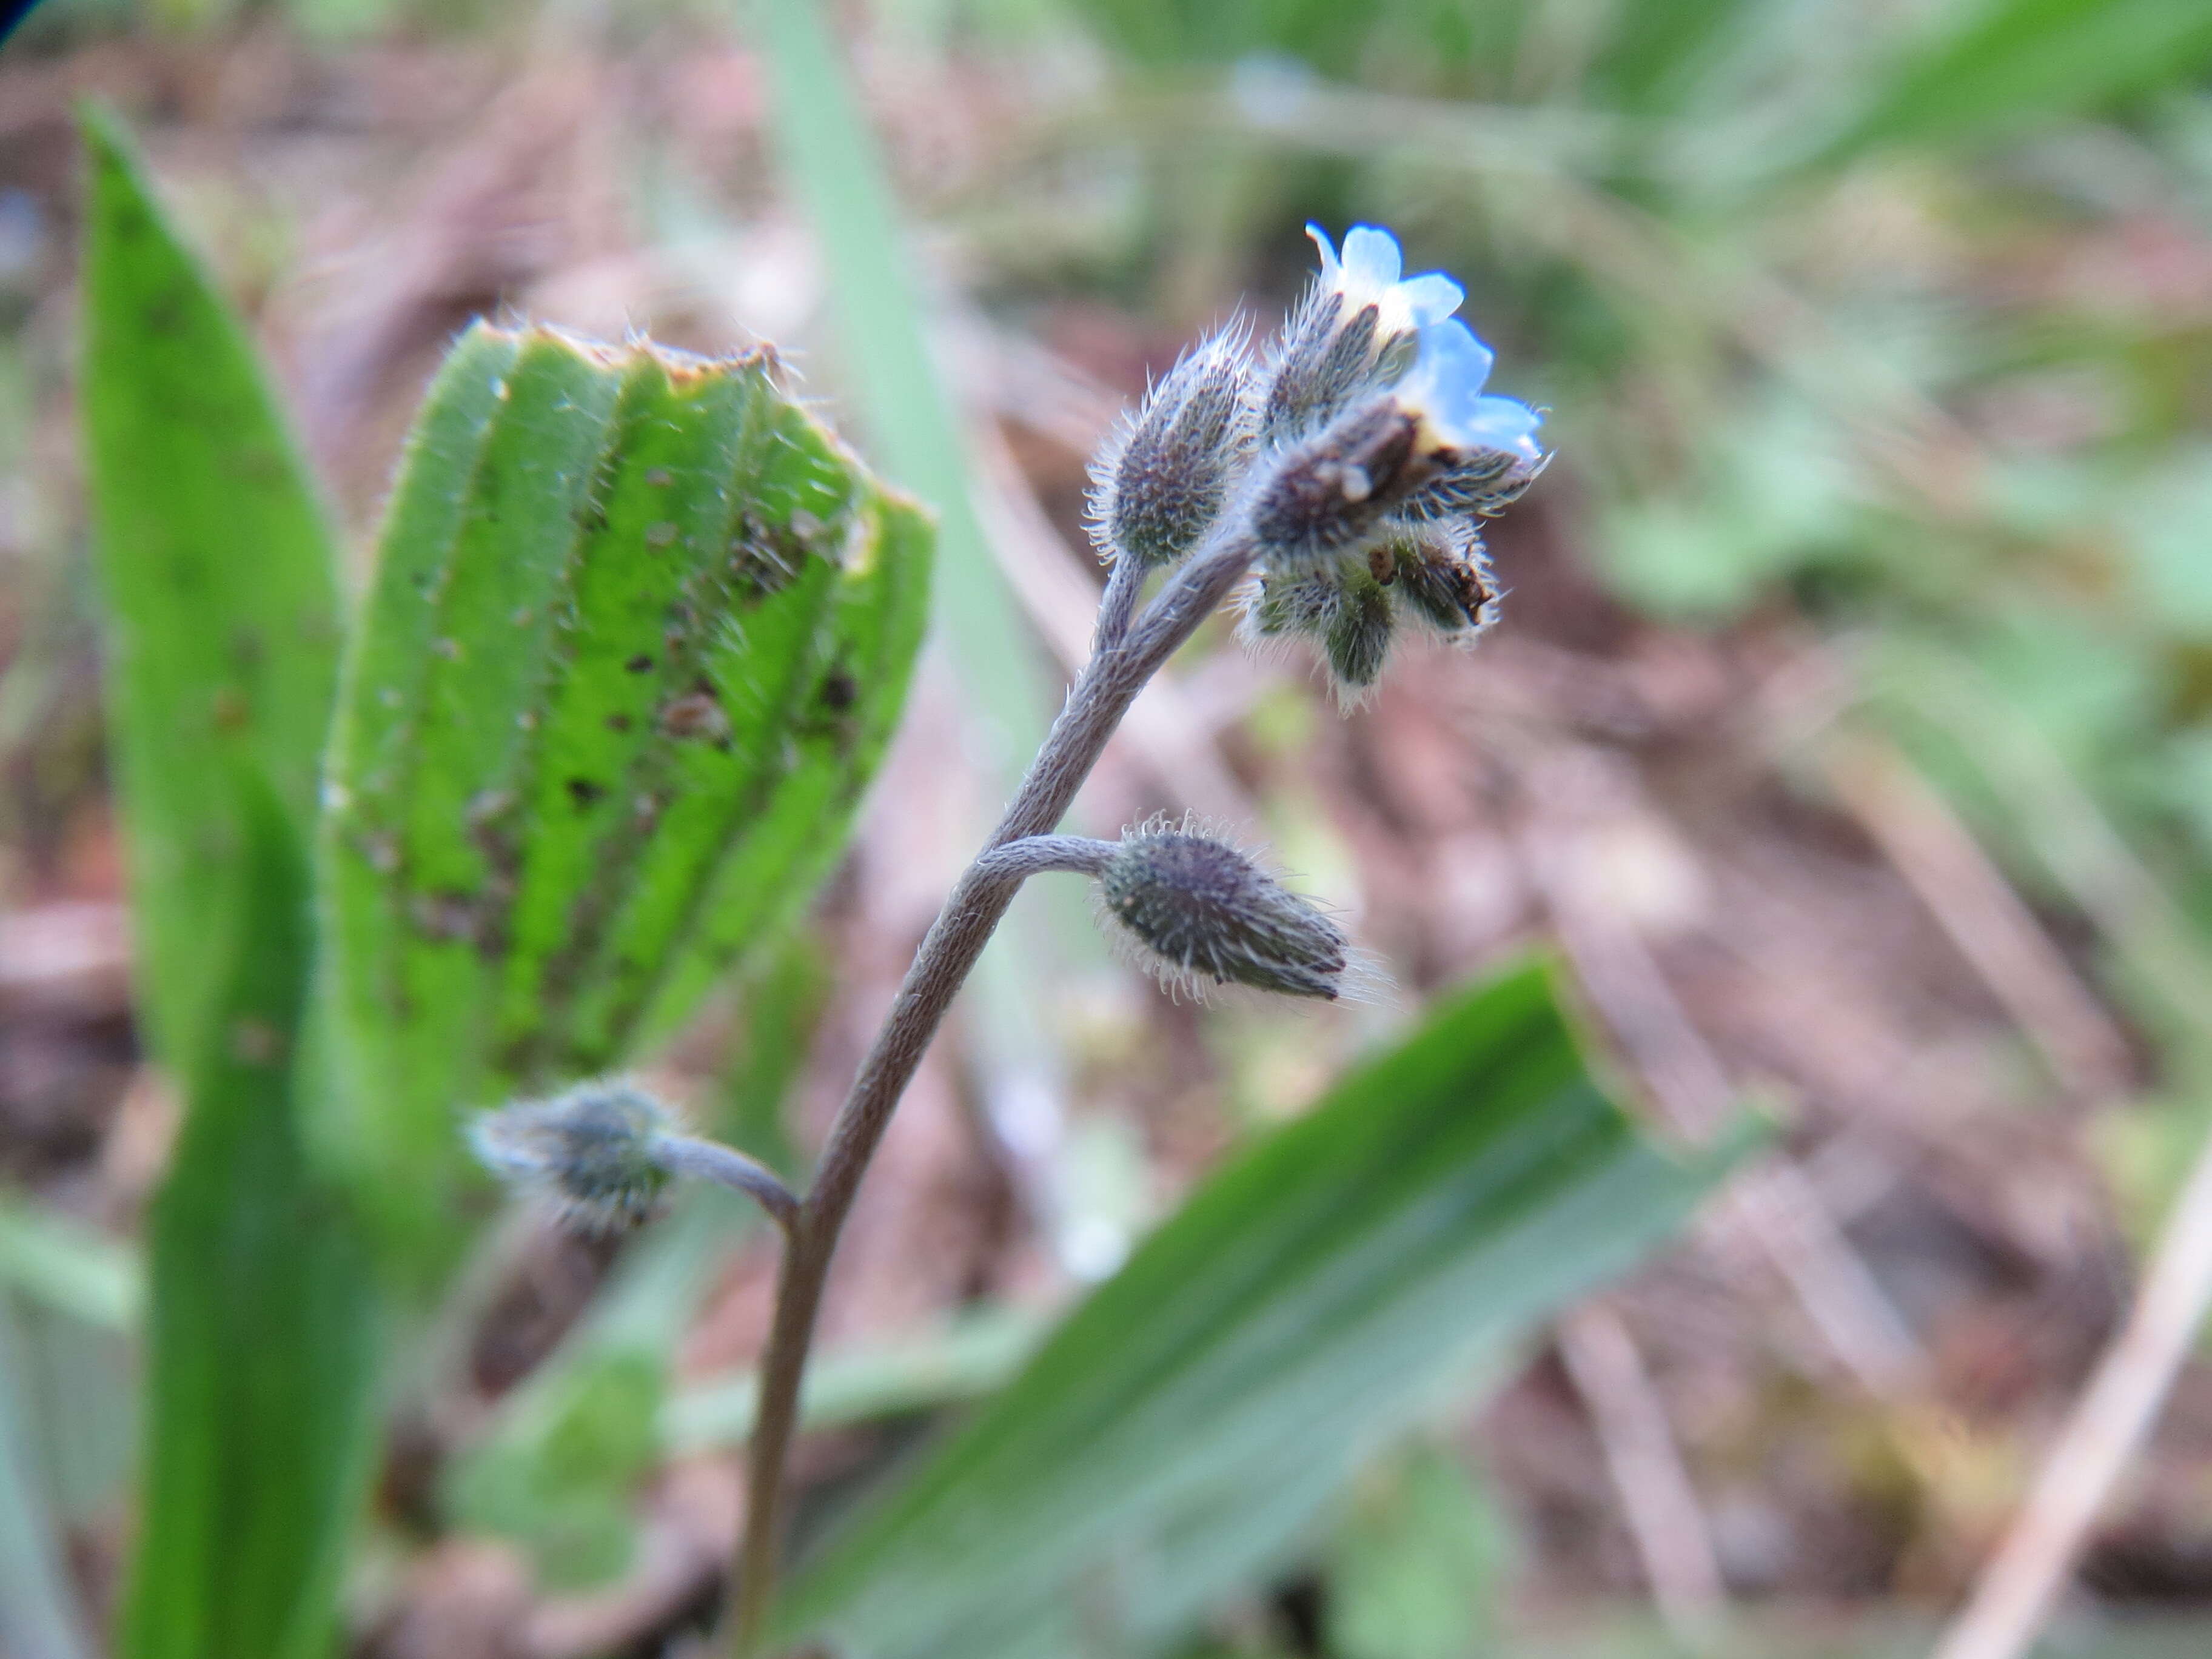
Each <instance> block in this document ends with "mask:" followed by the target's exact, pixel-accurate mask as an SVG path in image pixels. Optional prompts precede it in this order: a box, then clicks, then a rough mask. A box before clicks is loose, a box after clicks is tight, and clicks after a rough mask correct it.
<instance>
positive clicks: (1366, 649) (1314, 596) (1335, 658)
mask: <svg viewBox="0 0 2212 1659" xmlns="http://www.w3.org/2000/svg"><path fill="white" fill-rule="evenodd" d="M1396 620H1397V619H1396V616H1395V611H1394V607H1393V606H1392V604H1391V601H1390V597H1389V592H1388V590H1387V589H1386V587H1385V586H1384V585H1383V582H1382V581H1381V580H1378V579H1377V577H1376V574H1375V573H1374V571H1373V570H1372V569H1370V567H1369V563H1368V562H1366V561H1364V560H1362V559H1360V558H1359V557H1358V556H1345V557H1341V558H1338V559H1334V560H1331V561H1330V562H1328V563H1327V564H1324V565H1320V566H1316V567H1312V568H1303V569H1297V570H1290V571H1262V572H1261V574H1260V577H1259V579H1258V580H1257V582H1256V583H1255V585H1254V586H1253V588H1252V590H1251V592H1250V594H1249V597H1248V598H1247V599H1246V602H1245V611H1244V631H1245V634H1246V635H1247V637H1248V638H1249V639H1251V640H1255V641H1264V640H1275V639H1297V638H1304V639H1310V640H1311V641H1313V642H1314V643H1315V644H1316V645H1317V646H1318V647H1320V648H1321V652H1322V658H1323V659H1324V660H1325V661H1326V662H1327V663H1328V671H1329V682H1330V684H1331V685H1332V686H1333V687H1334V690H1335V692H1336V697H1337V702H1339V703H1340V704H1342V705H1343V706H1345V707H1346V708H1350V707H1352V705H1354V704H1357V703H1358V702H1363V701H1364V700H1365V698H1366V696H1367V694H1368V693H1369V692H1370V691H1371V690H1373V689H1374V685H1375V682H1376V679H1377V678H1380V677H1381V675H1382V672H1383V662H1384V660H1385V659H1387V658H1388V657H1389V653H1390V641H1391V636H1392V635H1393V632H1394V631H1395V626H1396Z"/></svg>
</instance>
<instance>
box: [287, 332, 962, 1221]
mask: <svg viewBox="0 0 2212 1659" xmlns="http://www.w3.org/2000/svg"><path fill="white" fill-rule="evenodd" d="M930 546H931V534H930V530H929V527H928V525H927V520H925V519H924V518H923V517H922V515H921V513H920V512H919V511H918V510H917V509H916V508H915V507H913V506H912V505H910V504H909V503H908V502H907V501H904V500H903V499H902V498H900V497H898V496H896V495H893V494H891V493H890V492H889V491H887V490H885V489H884V488H883V487H882V486H881V485H880V484H878V483H876V482H875V481H874V480H873V479H872V477H870V475H869V474H868V472H867V471H866V469H865V468H864V467H862V466H861V465H860V463H859V462H858V461H857V460H855V459H854V457H853V456H852V455H851V454H850V453H849V452H848V451H847V450H845V449H844V448H843V447H842V446H841V445H840V444H839V443H838V442H837V441H836V439H835V438H834V437H833V436H832V435H830V434H829V432H828V431H827V430H825V429H824V428H823V427H822V426H821V424H820V423H819V422H817V421H816V420H815V419H814V418H813V417H812V416H810V415H809V414H808V413H807V412H806V411H805V410H804V409H802V408H800V407H799V404H797V403H795V402H794V401H793V399H792V398H790V397H789V396H788V395H787V393H786V392H785V391H784V390H783V388H782V386H781V383H780V381H779V378H778V374H777V370H776V368H775V362H774V359H773V357H772V356H771V355H769V354H767V353H764V352H755V353H750V354H747V355H745V356H738V357H735V358H730V359H722V360H712V361H710V360H707V359H702V358H696V357H692V356H688V355H686V354H684V353H681V352H675V351H670V350H666V349H660V348H658V347H655V346H653V345H650V344H646V343H639V344H635V345H629V346H624V347H620V348H617V347H611V346H603V345H599V344H596V343H590V342H586V341H582V340H579V339H576V338H574V337H570V336H568V335H565V334H562V333H560V332H557V331H553V330H550V329H543V328H531V329H524V330H507V329H498V328H492V327H489V326H483V325H479V326H478V327H477V328H475V329H473V330H471V331H470V333H469V334H468V335H467V336H466V337H464V338H463V340H462V341H461V342H460V343H459V345H458V346H456V347H455V348H454V350H453V354H452V356H450V357H449V358H448V359H447V362H446V365H445V367H444V368H443V369H442V370H441V373H440V374H439V376H438V378H437V380H436V381H435V384H434V385H433V386H432V388H431V390H430V392H429V395H428V399H427V400H426V402H425V404H424V405H423V408H422V412H421V414H420V415H419V416H418V417H417V419H416V426H415V430H414V433H413V435H412V436H411V438H410V441H409V444H408V448H407V453H406V457H405V459H404V463H403V465H402V470H401V474H400V478H399V483H398V488H397V489H396V491H395V493H394V496H393V499H392V506H391V508H390V512H389V514H388V517H387V520H386V527H385V532H384V536H383V542H382V548H381V552H380V562H379V565H378V570H377V574H376V577H375V580H374V586H373V588H372V591H371V592H370V595H369V598H368V605H367V609H366V612H365V614H364V616H363V617H362V624H361V627H360V629H359V630H358V634H357V637H356V641H355V643H354V647H353V651H352V654H351V656H350V658H349V662H348V665H347V669H346V676H345V684H344V688H343V691H342V693H341V696H340V711H339V717H338V721H337V727H336V730H335V732H334V734H333V738H332V747H331V757H330V762H329V790H328V793H327V797H326V799H327V803H328V811H327V812H326V815H325V830H324V842H323V854H324V857H323V866H322V883H323V897H324V903H325V915H326V916H327V918H328V925H329V928H330V938H331V943H332V945H333V947H334V948H333V951H332V966H333V969H334V979H333V989H334V994H335V1003H334V1008H335V1010H336V1012H337V1015H338V1030H339V1032H340V1034H341V1036H342V1039H343V1042H344V1045H345V1053H346V1054H347V1055H348V1057H349V1061H350V1062H351V1065H350V1068H349V1069H350V1072H351V1074H352V1075H353V1077H354V1079H355V1081H356V1085H357V1086H356V1088H355V1089H354V1091H352V1097H351V1101H350V1107H349V1109H348V1110H346V1111H345V1112H344V1113H343V1115H342V1118H341V1121H339V1122H338V1124H337V1126H336V1127H337V1131H338V1136H337V1145H338V1146H339V1147H340V1149H341V1151H342V1153H343V1156H344V1157H345V1158H348V1159H349V1161H350V1162H351V1163H352V1164H354V1166H355V1167H356V1169H358V1170H361V1171H362V1172H363V1173H365V1174H368V1175H370V1176H374V1180H373V1181H372V1182H370V1183H369V1187H368V1190H370V1191H372V1192H373V1193H374V1194H375V1195H376V1196H377V1198H378V1199H379V1200H380V1202H381V1203H382V1204H383V1205H384V1206H385V1207H386V1210H387V1211H388V1212H389V1218H390V1219H392V1220H393V1221H394V1222H395V1223H398V1224H399V1225H401V1226H402V1228H403V1229H404V1230H405V1231H413V1232H415V1233H416V1234H418V1235H419V1236H420V1237H422V1238H423V1239H425V1240H426V1241H428V1242H433V1243H435V1240H436V1239H438V1238H440V1237H448V1236H450V1231H451V1230H450V1225H449V1224H448V1223H447V1221H445V1220H443V1219H441V1218H443V1217H446V1216H448V1215H450V1214H451V1213H452V1212H453V1204H454V1201H455V1200H456V1197H457V1195H458V1193H459V1188H460V1185H461V1183H462V1182H464V1181H465V1180H466V1179H467V1177H466V1176H465V1166H464V1164H463V1161H462V1158H461V1156H460V1152H459V1140H458V1137H457V1136H456V1134H455V1132H454V1131H455V1123H456V1118H457V1114H458V1113H459V1111H460V1110H462V1109H466V1108H469V1107H473V1106H478V1105H483V1104H488V1103H495V1102H496V1101H497V1100H499V1099H500V1098H501V1097H505V1096H507V1095H509V1094H512V1093H514V1092H516V1091H523V1090H529V1089H536V1088H543V1087H546V1086H550V1085H554V1084H557V1083H559V1082H561V1081H562V1080H564V1079H570V1078H574V1077H577V1076H581V1075H586V1074H589V1073H596V1072H600V1071H604V1070H605V1069H606V1068H607V1067H609V1066H612V1065H615V1064H617V1063H618V1062H619V1061H620V1060H623V1058H624V1057H625V1056H626V1055H627V1054H629V1053H630V1052H631V1051H633V1050H634V1049H635V1047H636V1046H637V1045H638V1044H639V1042H641V1041H642V1040H644V1039H645V1038H646V1037H647V1036H649V1035H651V1034H653V1033H655V1032H657V1031H659V1030H665V1027H666V1026H667V1025H668V1024H670V1023H671V1022H672V1021H673V1020H675V1019H677V1018H680V1016H681V1015H682V1013H683V1012H684V1010H685V1009H686V1008H687V1007H688V1006H689V1005H690V1000H691V999H692V998H693V997H695V996H696V994H697V993H698V992H699V991H700V990H702V988H704V987H705V985H706V984H707V983H708V981H710V980H711V979H712V978H713V977H714V975H715V974H716V973H718V972H719V971H720V969H723V968H724V967H726V965H727V964H728V963H729V962H730V961H731V960H732V957H735V956H736V955H737V954H738V953H739V952H740V951H743V950H744V949H745V948H746V947H747V946H748V945H750V944H752V943H753V942H754V941H756V940H757V939H760V938H761V937H762V936H763V934H764V933H767V932H768V931H769V930H770V929H772V928H773V927H775V926H776V925H777V924H778V923H780V922H781V921H784V920H786V919H787V918H788V917H789V915H791V914H792V912H793V909H794V908H796V907H797V906H798V905H799V903H800V902H803V901H804V900H805V897H806V896H807V894H808V893H809V892H810V891H811V889H812V887H813V885H814V884H816V883H817V881H818V880H819V879H820V878H821V877H822V876H823V874H824V873H826V871H827V869H828V866H829V862H830V860H833V859H834V858H835V856H836V852H837V850H838V848H840V847H841V846H842V842H843V839H844V836H845V833H846V830H847V829H848V825H849V823H850V819H851V816H852V811H853V808H854V805H855V803H856V802H857V800H858V799H859V796H860V791H861V789H862V787H864V786H865V784H866V781H867V779H868V777H869V776H870V775H871V774H872V770H873V769H874V766H875V763H876V762H877V760H878V757H880V755H881V753H882V750H883V747H884V743H885V742H886V740H887V739H888V738H889V735H890V730H891V726H892V725H893V723H894V722H895V721H896V718H897V714H898V710H899V708H900V706H901V703H902V700H903V697H904V693H905V687H906V683H907V678H908V672H909V670H910V668H911V666H912V663H913V659H914V653H915V648H916V647H917V645H918V644H919V642H920V637H921V623H922V618H923V615H924V611H925V607H926V600H927V585H928V568H929V558H930Z"/></svg>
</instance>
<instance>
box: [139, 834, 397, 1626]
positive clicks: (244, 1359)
mask: <svg viewBox="0 0 2212 1659" xmlns="http://www.w3.org/2000/svg"><path fill="white" fill-rule="evenodd" d="M263 799H264V802H265V803H266V804H265V805H263V806H261V807H260V808H259V810H258V812H257V811H255V810H254V808H253V806H252V800H251V796H250V792H249V794H248V800H247V805H246V811H247V812H248V813H249V814H250V815H251V816H250V817H249V821H248V823H247V826H246V828H247V832H248V834H249V836H251V837H252V839H251V840H250V841H249V842H248V843H247V849H246V850H247V853H248V859H247V860H246V862H245V863H244V865H243V866H242V867H241V869H240V872H239V874H240V878H241V879H240V889H239V890H238V893H237V896H236V898H235V902H234V904H235V908H234V914H235V917H236V925H235V927H234V929H233V930H232V931H231V937H230V938H229V939H228V940H210V941H204V948H205V950H206V951H207V953H208V956H209V957H210V960H211V961H212V963H214V965H215V971H214V973H213V975H212V976H213V977H214V978H215V980H216V985H217V987H218V994H217V997H216V1001H215V1003H214V1008H213V1012H214V1018H212V1019H211V1020H210V1029H209V1031H208V1036H207V1041H206V1043H205V1046H204V1048H203V1050H202V1053H201V1054H200V1055H199V1057H198V1060H197V1064H195V1065H194V1066H191V1069H190V1071H189V1073H188V1083H187V1090H186V1115H185V1127H184V1129H183V1131H182V1133H181V1134H180V1136H179V1140H178V1145H177V1150H176V1154H175V1158H174V1160H173V1164H172V1165H171V1168H170V1171H169V1175H168V1177H167V1180H166V1181H165V1182H164V1183H163V1185H162V1188H161V1193H160V1195H159V1196H158V1198H157V1199H156V1200H155V1206H154V1212H153V1218H152V1222H151V1226H150V1234H151V1238H152V1269H151V1271H152V1280H151V1284H150V1285H149V1297H150V1304H151V1305H150V1319H149V1333H148V1349H149V1353H148V1376H149V1381H148V1397H147V1402H146V1411H147V1419H148V1420H147V1453H146V1459H145V1468H144V1473H143V1482H142V1486H143V1492H142V1509H141V1515H140V1521H139V1539H138V1548H137V1559H136V1564H135V1568H134V1571H133V1575H132V1582H131V1589H130V1592H129V1596H128V1599H127V1601H126V1603H125V1609H124V1614H123V1620H122V1626H121V1630H122V1638H121V1642H120V1645H119V1651H120V1652H121V1653H123V1654H124V1655H125V1656H128V1659H307V1656H312V1655H315V1654H319V1653H322V1652H324V1651H325V1650H327V1649H328V1646H329V1644H330V1641H331V1637H332V1635H333V1633H334V1631H333V1622H334V1614H333V1602H334V1600H335V1595H336V1590H337V1575H338V1569H339V1567H340V1565H341V1563H342V1559H343V1548H344V1545H345V1541H346V1538H347V1535H348V1534H349V1529H350V1526H351V1523H352V1521H353V1518H354V1511H355V1510H356V1507H357V1505H358V1504H359V1502H360V1498H361V1496H362V1482H363V1480H364V1479H365V1476H366V1474H367V1467H368V1451H369V1449H370V1447H371V1444H372V1437H371V1433H370V1431H371V1428H372V1426H373V1422H374V1416H373V1413H372V1412H371V1410H370V1409H369V1407H370V1406H371V1404H372V1401H373V1393H374V1376H375V1370H376V1365H375V1352H374V1332H375V1320H374V1301H373V1294H372V1292H373V1280H372V1279H371V1276H370V1274H369V1273H368V1267H367V1262H366V1261H365V1259H364V1257H363V1255H362V1253H361V1252H360V1251H359V1249H357V1248H356V1243H355V1237H354V1229H353V1228H352V1226H351V1225H349V1219H348V1218H347V1216H346V1213H345V1212H344V1210H343V1207H342V1206H340V1205H339V1204H338V1203H337V1201H336V1200H334V1198H333V1195H332V1194H331V1193H329V1192H328V1191H327V1190H325V1188H323V1187H322V1186H321V1185H319V1182H318V1181H317V1179H316V1177H315V1176H314V1174H313V1170H311V1169H310V1167H309V1166H308V1164H307V1159H306V1158H305V1155H304V1153H303V1151H302V1148H301V1142H300V1134H299V1122H298V1119H299V1115H300V1114H299V1110H298V1105H297V1100H296V1092H297V1091H298V1090H299V1089H301V1087H302V1086H303V1080H304V1079H307V1078H309V1077H312V1076H313V1074H314V1071H315V1068H314V1066H313V1065H312V1063H311V1057H310V1056H307V1055H306V1054H303V1053H302V1047H303V1035H304V1034H303V1021H302V1013H303V1010H304V1007H305V1004H306V1001H307V984H308V976H309V968H310V965H311V963H312V959H313V939H312V928H311V922H312V915H311V907H310V902H309V895H308V889H307V874H306V870H305V866H304V861H303V859H302V856H301V848H299V847H298V846H297V845H296V843H295V840H294V836H293V833H292V829H291V826H290V824H289V822H288V821H287V818H286V817H285V815H284V814H283V811H282V809H281V808H279V807H278V806H277V805H276V804H275V803H274V802H273V800H270V799H268V798H267V797H266V796H264V797H263ZM225 945H228V951H227V952H226V951H224V949H223V947H224V946H225ZM226 954H227V956H228V968H227V969H224V968H223V966H222V961H223V957H224V956H225V955H226Z"/></svg>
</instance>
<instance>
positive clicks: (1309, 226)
mask: <svg viewBox="0 0 2212 1659" xmlns="http://www.w3.org/2000/svg"><path fill="white" fill-rule="evenodd" d="M1306 234H1307V235H1308V236H1310V237H1311V238H1312V239H1313V245H1314V246H1316V247H1317V248H1319V249H1320V250H1321V285H1322V287H1323V288H1336V287H1339V286H1340V281H1339V278H1338V272H1339V271H1340V270H1341V269H1342V267H1341V266H1340V265H1339V264H1337V262H1336V244H1335V243H1334V242H1332V241H1330V240H1328V232H1327V231H1325V230H1323V229H1322V228H1321V227H1320V226H1319V225H1317V224H1316V223H1314V222H1313V221H1312V220H1310V219H1309V220H1307V221H1306ZM1346 240H1347V241H1349V240H1351V239H1350V238H1349V237H1347V238H1346Z"/></svg>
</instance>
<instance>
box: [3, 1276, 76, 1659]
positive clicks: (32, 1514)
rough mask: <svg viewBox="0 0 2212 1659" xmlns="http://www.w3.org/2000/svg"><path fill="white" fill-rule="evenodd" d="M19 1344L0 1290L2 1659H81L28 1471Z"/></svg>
mask: <svg viewBox="0 0 2212 1659" xmlns="http://www.w3.org/2000/svg"><path fill="white" fill-rule="evenodd" d="M23 1348H24V1344H23V1341H22V1338H21V1332H20V1331H19V1330H18V1329H17V1326H16V1320H15V1309H14V1308H13V1307H12V1306H11V1305H10V1304H9V1298H8V1295H7V1292H6V1291H5V1290H0V1653H5V1654H8V1655H10V1656H12V1659H86V1656H88V1655H89V1654H90V1653H91V1651H92V1649H91V1645H90V1644H89V1643H88V1642H87V1641H86V1639H85V1635H84V1629H83V1626H82V1620H81V1619H80V1617H79V1614H78V1611H77V1608H76V1601H75V1594H74V1591H73V1590H72V1589H71V1587H70V1578H69V1572H68V1570H67V1569H66V1568H65V1567H64V1565H63V1559H62V1552H61V1541H60V1539H59V1538H58V1536H57V1535H56V1534H57V1531H58V1528H56V1526H55V1524H54V1514H53V1505H52V1503H51V1502H50V1500H49V1498H48V1495H47V1492H46V1485H45V1483H44V1482H43V1481H42V1480H40V1478H39V1471H38V1469H36V1468H34V1467H33V1455H32V1454H33V1441H34V1438H35V1436H34V1433H33V1422H32V1410H31V1401H30V1400H29V1398H28V1395H29V1390H28V1389H26V1388H25V1386H24V1376H23V1373H24V1370H25V1367H24V1364H23V1363H22V1361H23V1358H24V1355H23Z"/></svg>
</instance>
